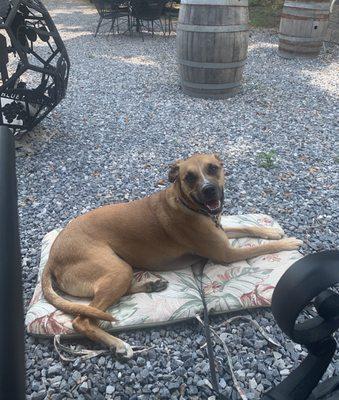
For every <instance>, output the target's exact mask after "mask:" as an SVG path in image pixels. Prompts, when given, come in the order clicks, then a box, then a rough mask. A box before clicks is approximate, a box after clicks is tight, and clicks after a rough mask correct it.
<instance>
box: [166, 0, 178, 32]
mask: <svg viewBox="0 0 339 400" xmlns="http://www.w3.org/2000/svg"><path fill="white" fill-rule="evenodd" d="M174 4H176V3H175V2H174V1H168V2H166V3H165V7H164V20H165V31H166V25H167V21H168V34H169V35H170V34H171V32H172V31H173V17H178V14H179V9H178V8H175V7H174Z"/></svg>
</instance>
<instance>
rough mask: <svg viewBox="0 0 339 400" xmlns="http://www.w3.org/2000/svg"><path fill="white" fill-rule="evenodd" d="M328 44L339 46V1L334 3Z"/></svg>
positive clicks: (329, 24)
mask: <svg viewBox="0 0 339 400" xmlns="http://www.w3.org/2000/svg"><path fill="white" fill-rule="evenodd" d="M325 40H326V41H327V42H332V43H337V44H339V0H336V1H333V2H332V6H331V13H330V19H329V23H328V30H327V35H326V39H325Z"/></svg>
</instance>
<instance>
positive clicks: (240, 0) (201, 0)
mask: <svg viewBox="0 0 339 400" xmlns="http://www.w3.org/2000/svg"><path fill="white" fill-rule="evenodd" d="M180 4H187V5H190V4H192V5H201V6H231V7H247V6H248V0H181V2H180Z"/></svg>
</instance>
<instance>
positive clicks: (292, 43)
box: [279, 0, 330, 58]
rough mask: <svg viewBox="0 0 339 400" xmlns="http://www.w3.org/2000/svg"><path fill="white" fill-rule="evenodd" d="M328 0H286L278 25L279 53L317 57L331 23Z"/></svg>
mask: <svg viewBox="0 0 339 400" xmlns="http://www.w3.org/2000/svg"><path fill="white" fill-rule="evenodd" d="M329 9H330V2H329V0H311V1H295V0H285V3H284V7H283V10H282V14H281V20H280V28H279V55H281V56H282V57H285V58H294V57H310V58H312V57H316V56H317V55H318V54H319V52H320V50H321V47H322V44H323V41H324V39H325V36H326V31H327V26H328V16H329Z"/></svg>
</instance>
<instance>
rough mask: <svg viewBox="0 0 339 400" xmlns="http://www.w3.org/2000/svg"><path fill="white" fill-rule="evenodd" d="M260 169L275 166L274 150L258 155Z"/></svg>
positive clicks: (275, 153) (275, 156)
mask: <svg viewBox="0 0 339 400" xmlns="http://www.w3.org/2000/svg"><path fill="white" fill-rule="evenodd" d="M258 158H259V161H260V164H259V165H260V167H263V168H266V169H271V168H275V166H276V159H277V152H276V151H275V150H270V151H262V152H260V153H259V154H258Z"/></svg>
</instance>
